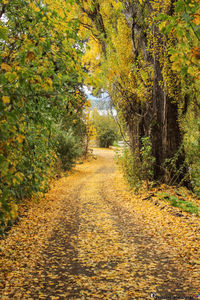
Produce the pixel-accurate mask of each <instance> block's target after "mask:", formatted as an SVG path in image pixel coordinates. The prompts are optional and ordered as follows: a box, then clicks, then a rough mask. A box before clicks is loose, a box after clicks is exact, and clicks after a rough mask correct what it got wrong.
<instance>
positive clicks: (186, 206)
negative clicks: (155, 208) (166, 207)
mask: <svg viewBox="0 0 200 300" xmlns="http://www.w3.org/2000/svg"><path fill="white" fill-rule="evenodd" d="M158 197H159V198H160V199H164V200H166V201H169V202H170V205H172V206H174V207H179V208H181V210H182V211H186V212H189V213H191V214H198V213H199V211H200V208H199V207H197V206H196V205H195V204H194V203H192V202H190V201H186V200H180V199H178V198H177V197H175V196H173V195H170V194H168V193H158Z"/></svg>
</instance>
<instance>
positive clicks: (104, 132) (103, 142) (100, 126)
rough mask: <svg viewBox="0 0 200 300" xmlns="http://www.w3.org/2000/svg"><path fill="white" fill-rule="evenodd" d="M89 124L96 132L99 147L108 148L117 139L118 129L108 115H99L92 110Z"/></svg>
mask: <svg viewBox="0 0 200 300" xmlns="http://www.w3.org/2000/svg"><path fill="white" fill-rule="evenodd" d="M91 122H92V123H93V126H94V128H95V129H96V132H97V141H98V143H99V146H100V147H103V148H109V146H112V144H113V142H114V141H116V140H118V139H119V136H120V135H119V129H118V126H117V124H116V123H115V121H114V119H113V117H112V116H111V115H110V114H108V113H107V114H104V115H100V114H99V112H98V111H97V110H93V112H92V115H91Z"/></svg>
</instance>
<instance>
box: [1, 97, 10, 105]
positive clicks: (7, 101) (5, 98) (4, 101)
mask: <svg viewBox="0 0 200 300" xmlns="http://www.w3.org/2000/svg"><path fill="white" fill-rule="evenodd" d="M2 101H3V103H4V104H8V103H10V97H8V96H3V97H2Z"/></svg>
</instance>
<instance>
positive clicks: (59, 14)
mask: <svg viewBox="0 0 200 300" xmlns="http://www.w3.org/2000/svg"><path fill="white" fill-rule="evenodd" d="M70 3H71V1H63V2H62V1H60V2H59V3H56V2H54V1H52V2H51V3H50V4H46V2H45V1H44V2H40V3H39V2H37V3H36V2H35V1H26V0H16V1H14V2H12V3H11V2H10V1H8V3H6V5H5V13H4V16H3V19H4V21H3V22H1V23H0V68H1V73H0V169H1V174H0V175H1V182H0V196H1V200H0V222H1V224H0V227H1V226H2V227H3V228H4V227H5V226H6V224H7V222H8V221H9V220H10V219H13V218H15V217H16V215H17V206H16V205H17V203H19V202H20V201H21V200H22V199H24V198H30V197H32V196H36V195H38V196H41V195H42V193H44V192H46V191H47V189H48V184H49V181H50V180H51V178H52V176H53V174H54V172H53V169H54V167H55V163H56V161H57V159H58V158H57V153H56V152H57V144H56V143H57V136H56V131H55V128H56V126H55V124H58V123H64V121H63V120H66V119H69V120H71V122H72V124H69V122H67V121H65V123H66V124H65V126H66V128H68V130H69V128H71V127H73V129H74V131H73V132H74V133H75V131H76V132H81V128H82V125H83V124H82V123H81V121H80V120H81V115H82V111H83V108H84V104H85V98H84V97H83V94H82V93H81V92H80V89H79V86H80V85H81V81H82V75H83V71H82V68H81V62H80V58H81V54H82V50H81V47H82V46H81V42H80V40H79V39H78V36H77V22H76V21H75V22H72V21H70V20H68V19H67V17H66V12H67V11H68V9H67V5H68V4H70ZM0 7H1V4H0ZM63 9H65V11H66V12H65V13H64V14H63ZM68 16H69V14H68ZM5 40H6V42H5ZM78 44H79V47H77V45H78ZM74 115H76V116H74ZM72 117H73V118H72ZM70 118H71V119H70ZM75 119H76V122H75V121H74V120H75ZM73 121H74V123H73ZM75 123H76V124H75ZM78 125H80V127H79V129H78ZM75 127H77V128H76V130H75ZM83 127H84V126H83ZM67 138H68V140H67ZM70 145H71V147H73V149H74V147H75V145H77V142H76V143H75V141H74V140H73V137H72V136H70V135H69V136H68V137H66V138H65V146H66V147H68V148H69V147H70ZM78 149H79V147H78ZM70 151H71V149H70ZM74 151H75V150H74ZM65 155H66V153H65ZM68 159H69V161H70V163H71V161H72V160H73V159H72V158H71V157H70V155H69V156H68ZM66 164H67V163H66ZM65 166H66V165H65Z"/></svg>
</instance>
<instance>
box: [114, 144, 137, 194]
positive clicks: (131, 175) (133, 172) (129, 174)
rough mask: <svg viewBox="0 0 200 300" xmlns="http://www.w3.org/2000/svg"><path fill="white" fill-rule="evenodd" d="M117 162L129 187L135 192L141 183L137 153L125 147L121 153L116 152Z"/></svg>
mask: <svg viewBox="0 0 200 300" xmlns="http://www.w3.org/2000/svg"><path fill="white" fill-rule="evenodd" d="M117 163H118V164H119V166H120V168H121V169H122V172H123V175H124V177H125V179H126V180H127V181H128V184H129V185H130V187H131V188H132V189H135V192H137V191H138V189H139V187H140V186H141V183H142V177H141V162H140V159H139V157H138V155H136V154H135V153H133V152H131V150H130V149H129V148H127V147H126V148H124V150H123V153H122V155H119V154H117Z"/></svg>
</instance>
